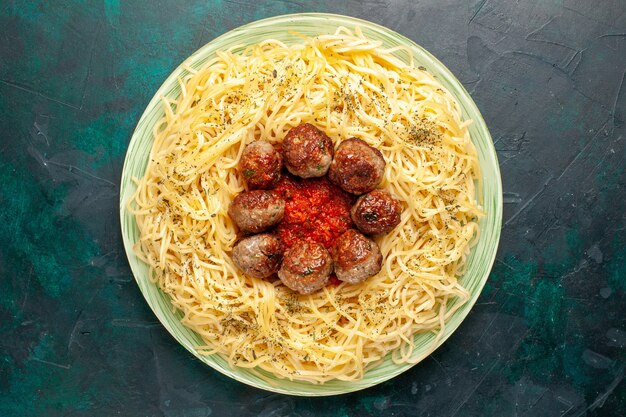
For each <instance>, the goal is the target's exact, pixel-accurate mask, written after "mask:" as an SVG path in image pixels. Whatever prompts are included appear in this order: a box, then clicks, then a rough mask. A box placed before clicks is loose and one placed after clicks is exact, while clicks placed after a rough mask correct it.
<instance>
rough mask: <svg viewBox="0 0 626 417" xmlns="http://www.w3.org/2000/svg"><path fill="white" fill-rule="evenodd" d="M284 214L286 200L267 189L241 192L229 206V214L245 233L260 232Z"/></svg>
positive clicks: (276, 221)
mask: <svg viewBox="0 0 626 417" xmlns="http://www.w3.org/2000/svg"><path fill="white" fill-rule="evenodd" d="M284 214H285V200H283V199H282V197H280V196H279V195H278V194H277V193H274V192H272V191H265V190H255V191H248V192H244V193H241V194H239V195H238V196H237V197H235V199H234V200H233V201H232V202H231V203H230V207H229V208H228V215H229V216H230V218H231V219H233V221H234V222H235V223H236V224H237V226H238V227H239V230H241V231H242V232H243V233H259V232H261V231H263V230H265V229H267V228H268V227H271V226H273V225H275V224H276V223H278V222H280V221H281V220H282V218H283V215H284Z"/></svg>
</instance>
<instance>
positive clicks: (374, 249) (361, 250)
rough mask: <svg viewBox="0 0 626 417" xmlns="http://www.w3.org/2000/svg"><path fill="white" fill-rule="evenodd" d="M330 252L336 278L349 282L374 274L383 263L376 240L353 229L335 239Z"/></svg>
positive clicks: (363, 279)
mask: <svg viewBox="0 0 626 417" xmlns="http://www.w3.org/2000/svg"><path fill="white" fill-rule="evenodd" d="M331 253H332V257H333V262H334V266H335V274H336V275H337V278H339V279H340V280H341V281H344V282H347V283H350V284H357V283H359V282H362V281H365V280H366V279H368V278H369V277H371V276H373V275H376V274H377V273H378V271H380V268H381V267H382V263H383V256H382V254H381V253H380V249H379V248H378V245H377V244H376V242H374V241H373V240H371V239H368V238H367V237H365V236H363V235H362V234H361V233H359V232H357V231H356V230H354V229H349V230H348V231H346V232H345V233H344V234H343V235H341V236H340V237H339V239H337V241H336V242H335V245H334V246H333V248H332V250H331Z"/></svg>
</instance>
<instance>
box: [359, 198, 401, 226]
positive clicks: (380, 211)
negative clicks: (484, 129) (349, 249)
mask: <svg viewBox="0 0 626 417" xmlns="http://www.w3.org/2000/svg"><path fill="white" fill-rule="evenodd" d="M401 212H402V207H400V203H398V202H397V201H396V200H394V199H393V197H391V195H390V194H389V193H388V192H386V191H382V190H374V191H371V192H369V193H367V194H365V195H362V196H361V197H359V198H358V200H356V203H355V204H354V206H352V209H351V210H350V216H351V217H352V221H353V222H354V224H355V225H356V227H358V228H359V230H360V231H361V232H363V233H366V234H374V233H389V232H390V231H391V230H393V228H394V227H396V226H397V225H398V224H400V213H401Z"/></svg>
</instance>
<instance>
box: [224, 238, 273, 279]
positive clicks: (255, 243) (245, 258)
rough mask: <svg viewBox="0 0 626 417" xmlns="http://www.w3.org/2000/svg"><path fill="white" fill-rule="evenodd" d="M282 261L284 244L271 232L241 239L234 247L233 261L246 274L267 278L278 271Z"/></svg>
mask: <svg viewBox="0 0 626 417" xmlns="http://www.w3.org/2000/svg"><path fill="white" fill-rule="evenodd" d="M281 261H282V245H281V243H280V239H278V237H276V236H274V235H271V234H269V233H264V234H260V235H254V236H249V237H246V238H243V239H241V240H240V241H239V242H237V244H236V245H235V247H234V248H233V262H235V265H237V267H238V268H239V269H241V270H242V271H243V272H244V273H245V274H246V275H249V276H251V277H254V278H267V277H269V276H270V275H272V274H274V273H276V271H278V268H279V267H280V262H281Z"/></svg>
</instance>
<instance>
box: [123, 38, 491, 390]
mask: <svg viewBox="0 0 626 417" xmlns="http://www.w3.org/2000/svg"><path fill="white" fill-rule="evenodd" d="M187 70H188V72H189V74H188V75H187V76H185V77H184V78H183V79H180V80H179V82H180V87H181V93H180V96H179V97H178V98H177V99H175V100H172V99H168V98H163V102H164V107H165V117H164V118H163V119H162V120H161V121H160V122H159V123H157V125H156V126H155V128H154V132H153V133H154V144H153V147H152V150H151V153H150V159H149V162H148V166H147V168H146V172H145V176H144V177H143V178H141V179H140V180H138V188H137V191H136V193H135V195H134V196H133V198H132V199H131V201H130V202H129V207H130V210H131V211H132V212H133V213H134V215H135V217H136V221H137V225H138V228H139V231H140V239H139V241H138V243H137V245H136V246H135V251H136V253H137V256H138V257H140V258H141V259H142V260H143V261H144V262H146V263H147V264H148V265H149V268H150V277H151V279H152V280H153V281H154V282H155V283H156V284H158V285H159V287H160V288H161V289H162V290H163V291H164V292H165V293H167V294H169V296H170V297H171V300H172V304H173V305H174V306H175V307H176V308H178V309H180V311H182V313H183V314H184V317H183V319H182V322H183V323H184V324H185V325H186V326H188V327H190V328H192V329H193V330H194V331H196V332H197V333H198V334H199V335H200V336H201V337H202V339H203V340H204V341H205V342H206V346H205V347H203V348H202V349H201V352H202V353H203V354H207V355H209V354H220V355H223V356H224V357H226V358H227V359H228V361H229V362H230V364H231V365H232V366H239V367H245V368H253V369H257V370H258V369H260V370H264V371H267V372H270V373H272V374H274V375H276V376H279V377H283V378H289V379H296V380H304V381H310V382H313V383H323V382H324V381H328V380H331V379H341V380H357V379H360V378H362V377H363V374H364V372H365V371H366V370H367V369H370V368H371V367H373V366H375V365H376V364H377V363H379V362H380V361H381V360H382V359H383V358H384V357H385V356H386V355H387V354H388V353H391V354H392V357H393V360H394V361H396V362H411V361H415V360H418V359H421V358H416V359H412V353H413V348H414V342H413V336H414V335H415V334H416V333H419V332H433V333H434V334H436V335H437V337H436V338H435V340H434V341H433V344H432V347H433V348H434V347H435V346H436V343H437V340H438V338H439V337H440V336H441V335H442V334H443V329H444V327H445V323H446V319H447V318H448V317H450V316H451V315H452V314H453V312H454V311H455V310H456V309H458V308H459V307H460V306H461V305H462V304H463V303H464V302H465V301H466V300H467V299H468V298H469V294H468V292H467V291H466V290H465V289H464V288H463V287H462V285H461V284H460V283H459V282H458V280H457V279H458V277H460V276H461V275H462V274H463V273H464V271H465V267H466V258H467V256H468V254H469V249H470V247H471V245H472V243H473V242H474V241H475V240H476V239H477V238H478V235H479V229H478V223H477V218H478V217H479V216H480V215H481V211H480V206H479V205H478V203H477V201H476V189H475V187H476V184H475V182H479V181H480V171H479V164H478V159H477V153H476V150H475V148H474V146H473V144H472V142H471V141H470V138H469V134H468V131H467V125H468V124H469V122H467V121H465V122H464V121H462V120H461V116H460V111H459V106H458V104H457V103H456V101H455V100H454V98H453V97H452V96H451V95H450V94H449V93H448V92H447V91H446V90H445V89H444V88H443V87H442V86H441V85H440V84H439V83H438V82H437V80H435V79H434V78H433V77H432V76H431V75H430V74H429V73H428V72H426V71H425V70H421V69H418V68H415V67H414V64H413V62H409V63H408V64H405V63H403V62H402V61H400V60H399V59H398V58H397V57H395V56H394V50H391V49H383V48H382V45H381V43H380V42H377V41H371V40H369V39H367V38H365V36H364V35H363V34H362V33H361V32H360V30H359V29H358V28H356V29H355V30H354V31H350V30H348V29H345V28H339V29H338V30H337V32H336V33H335V34H333V35H323V36H317V37H314V38H303V40H302V43H298V44H294V45H286V44H283V43H281V42H279V41H275V40H267V41H264V42H261V43H260V44H257V45H253V46H250V47H248V48H247V49H245V50H244V51H243V52H241V53H236V52H234V51H223V52H218V53H217V54H216V56H215V57H214V58H213V59H211V60H210V61H209V62H207V63H206V64H205V65H204V66H203V67H202V68H201V69H199V70H194V69H191V68H187ZM304 122H307V123H311V124H313V125H315V126H316V127H318V128H319V129H321V130H322V131H324V132H325V133H326V134H327V135H328V136H330V137H331V138H332V139H333V141H334V142H335V146H337V144H338V143H339V142H340V141H341V140H344V139H347V138H350V137H357V138H360V139H362V140H364V141H365V142H367V143H368V144H370V145H371V146H374V147H375V148H377V149H379V150H380V151H381V152H382V153H383V155H384V157H385V160H386V163H387V164H386V168H385V174H384V178H383V181H382V183H381V186H380V187H381V188H383V189H385V190H387V191H389V192H390V193H391V194H392V195H394V196H396V197H397V198H398V199H399V200H401V201H402V205H403V211H402V217H401V222H400V224H399V225H398V226H397V227H396V228H395V229H394V230H392V231H391V232H390V233H388V234H386V235H384V236H379V237H377V238H376V242H377V243H378V244H379V246H380V249H381V252H382V254H383V259H384V264H383V268H382V270H381V271H380V272H379V273H378V274H377V275H375V276H373V277H371V278H369V279H368V280H367V281H365V282H363V283H361V284H357V285H348V284H345V283H341V284H339V285H331V286H327V287H325V288H323V289H322V290H320V291H318V292H316V293H313V294H310V295H299V294H296V293H294V292H292V291H291V290H289V289H288V288H286V287H285V286H284V285H282V284H281V282H280V281H279V280H276V281H270V280H262V279H255V278H252V277H248V276H246V275H244V274H242V273H241V272H240V271H239V270H238V269H237V267H236V266H235V265H234V264H233V261H232V259H231V257H230V251H231V250H232V247H233V246H234V244H235V243H236V240H237V234H236V230H235V226H234V223H233V222H232V220H231V219H230V218H229V216H228V214H227V209H228V206H229V203H230V202H231V201H232V199H233V198H234V196H235V195H237V194H238V193H240V192H242V191H243V190H244V179H243V178H242V177H241V176H240V174H239V173H238V171H237V169H236V167H237V165H238V163H239V159H240V156H241V153H242V151H243V149H244V147H245V146H246V145H247V144H249V143H251V142H252V141H254V140H257V139H262V140H266V141H269V142H272V143H280V142H281V141H282V138H283V137H284V135H285V134H286V132H287V131H289V129H290V128H292V127H294V126H297V125H298V124H300V123H304ZM452 300H455V302H454V303H452V302H450V303H449V301H452ZM451 306H452V307H451Z"/></svg>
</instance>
